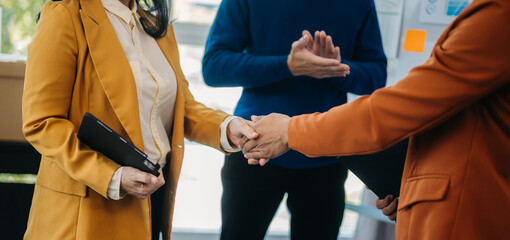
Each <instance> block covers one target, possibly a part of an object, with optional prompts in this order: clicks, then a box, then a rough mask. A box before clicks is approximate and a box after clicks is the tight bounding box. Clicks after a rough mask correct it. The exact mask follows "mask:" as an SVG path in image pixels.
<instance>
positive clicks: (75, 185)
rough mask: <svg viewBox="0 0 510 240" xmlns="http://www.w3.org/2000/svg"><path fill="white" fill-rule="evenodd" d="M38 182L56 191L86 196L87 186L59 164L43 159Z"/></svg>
mask: <svg viewBox="0 0 510 240" xmlns="http://www.w3.org/2000/svg"><path fill="white" fill-rule="evenodd" d="M36 184H38V185H40V186H42V187H45V188H48V189H50V190H53V191H55V192H60V193H65V194H70V195H76V196H80V197H85V196H86V195H87V186H85V185H84V184H82V183H80V182H78V181H76V180H74V179H73V178H71V177H70V176H69V175H68V174H67V173H66V172H65V171H64V170H63V169H62V168H60V166H59V165H58V164H56V163H55V162H53V161H50V160H47V159H45V158H44V157H43V158H42V159H41V167H40V169H39V174H38V175H37V182H36Z"/></svg>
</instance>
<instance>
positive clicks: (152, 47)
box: [101, 0, 234, 200]
mask: <svg viewBox="0 0 510 240" xmlns="http://www.w3.org/2000/svg"><path fill="white" fill-rule="evenodd" d="M101 2H102V3H103V6H104V8H105V10H106V15H107V16H108V18H109V20H110V22H111V24H112V25H113V29H114V30H115V33H116V34H117V38H118V39H119V42H120V44H121V45H122V48H123V50H124V53H125V54H126V58H127V60H128V61H129V64H130V66H131V70H132V71H133V76H134V78H135V82H136V91H137V95H138V109H139V112H140V124H141V128H142V138H143V147H144V152H145V153H146V154H147V155H148V157H149V159H150V160H152V161H154V162H158V163H159V164H160V165H161V167H163V166H164V165H165V164H166V156H167V155H168V154H169V153H170V151H171V147H170V146H171V145H170V137H169V136H170V131H171V128H172V123H173V117H174V107H175V97H176V92H177V81H176V77H175V73H174V71H173V69H172V67H171V66H170V64H169V63H168V61H167V59H166V58H165V56H164V55H163V52H162V51H161V49H160V48H159V46H158V44H157V43H156V40H155V39H154V38H153V37H151V36H149V35H148V34H147V33H146V32H145V31H144V29H143V27H142V25H141V23H140V21H139V19H140V16H139V15H138V13H137V12H136V10H137V6H136V4H133V6H132V7H131V9H129V8H127V7H126V6H125V5H124V4H122V3H121V2H120V1H119V0H101ZM133 2H134V1H133ZM119 87H122V86H119ZM232 119H233V117H229V118H227V119H225V121H224V122H223V123H222V124H221V146H222V148H223V149H225V150H226V151H234V149H232V147H231V146H230V144H229V143H228V140H227V136H226V126H227V125H228V123H229V122H230V121H231V120H232ZM122 169H123V167H120V168H119V169H118V170H117V171H116V172H115V174H114V176H113V178H112V180H111V181H110V185H109V188H108V197H109V198H111V199H115V200H118V199H121V198H122V197H123V196H120V178H121V175H122Z"/></svg>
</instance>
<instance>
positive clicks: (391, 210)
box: [382, 199, 398, 216]
mask: <svg viewBox="0 0 510 240" xmlns="http://www.w3.org/2000/svg"><path fill="white" fill-rule="evenodd" d="M397 205H398V200H397V199H394V200H392V201H391V203H390V204H389V205H388V206H387V207H385V208H383V209H382V213H383V214H384V215H386V216H390V215H392V214H393V213H395V212H396V211H397Z"/></svg>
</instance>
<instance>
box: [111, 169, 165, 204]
mask: <svg viewBox="0 0 510 240" xmlns="http://www.w3.org/2000/svg"><path fill="white" fill-rule="evenodd" d="M159 173H160V174H159V177H156V176H154V175H152V174H150V173H146V172H143V171H140V170H138V169H136V168H132V167H127V166H125V167H124V169H123V170H122V176H121V179H120V191H121V192H122V193H123V194H127V195H131V196H134V197H136V198H139V199H145V198H147V197H148V196H150V195H151V194H152V193H154V192H155V191H156V190H158V188H159V187H161V186H163V184H165V179H164V178H163V172H161V169H159Z"/></svg>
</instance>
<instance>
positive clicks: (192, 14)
mask: <svg viewBox="0 0 510 240" xmlns="http://www.w3.org/2000/svg"><path fill="white" fill-rule="evenodd" d="M220 2H221V0H169V3H170V4H171V6H172V12H171V19H173V20H174V28H175V32H176V38H177V41H178V43H179V51H180V57H181V66H182V68H183V71H184V73H185V75H186V77H187V80H188V81H189V83H190V89H191V91H192V93H193V95H194V96H195V98H196V99H197V100H199V101H201V102H202V103H204V104H205V105H207V106H209V107H212V108H216V109H221V110H223V111H225V112H228V113H232V112H233V109H234V106H235V105H236V103H237V100H238V99H239V96H240V94H241V88H211V87H208V86H206V85H205V84H204V82H203V79H202V74H201V59H202V55H203V52H204V43H205V39H206V37H207V34H208V31H209V27H210V25H211V24H212V21H213V20H214V17H215V15H216V11H217V9H218V5H219V4H220ZM469 2H470V1H469V0H407V1H404V0H375V3H376V7H377V12H378V18H379V24H380V27H381V33H382V36H383V44H384V49H385V53H386V55H387V57H388V61H389V64H388V81H387V82H388V85H393V84H394V83H395V82H397V81H398V80H399V79H401V78H402V77H404V76H405V75H406V73H407V72H408V71H409V70H410V69H411V68H412V67H414V66H416V65H419V64H421V63H422V62H423V61H425V60H426V59H427V57H428V56H429V54H430V51H431V49H432V47H433V45H434V43H435V41H436V40H437V38H438V37H439V35H440V33H441V32H442V31H443V30H444V28H445V27H446V26H447V24H448V23H450V22H451V21H452V20H453V18H454V17H455V16H456V15H457V14H458V12H460V10H462V9H463V8H464V7H465V6H466V5H467V4H468V3H469ZM291 3H292V1H289V4H291ZM43 4H44V1H43V0H0V30H1V31H0V38H1V43H0V239H21V236H22V234H23V232H24V229H25V227H26V220H27V216H28V210H29V207H30V201H31V196H32V191H33V184H34V183H35V179H36V173H37V169H38V164H39V156H38V153H37V152H36V151H35V150H34V149H33V148H31V147H30V146H29V145H28V144H27V143H26V141H25V140H24V138H23V136H22V135H21V93H22V86H23V78H24V69H25V64H24V62H25V61H26V53H27V45H28V44H29V43H30V41H31V39H32V37H33V34H34V32H35V26H36V22H35V17H36V16H37V14H38V13H39V11H40V9H41V7H42V5H43ZM416 31H417V32H418V33H423V34H419V36H422V37H419V36H418V37H416V34H415V33H416ZM413 34H414V35H413ZM406 44H415V45H416V44H417V45H418V46H419V47H418V48H411V49H409V48H406V47H405V46H406ZM413 46H414V45H413ZM289 50H290V47H289ZM356 97H357V96H355V95H349V99H350V100H353V99H355V98H356ZM222 165H223V154H222V153H220V152H218V151H216V150H214V149H211V148H208V147H205V146H203V145H200V144H197V143H193V142H187V143H186V151H185V159H184V164H183V167H182V173H181V174H182V175H181V178H180V182H179V188H178V191H177V199H176V208H175V215H174V224H173V226H174V233H173V234H174V236H173V239H176V240H184V239H194V240H201V239H204V240H206V239H218V238H219V236H218V233H219V230H220V227H221V226H220V224H221V215H220V198H221V192H222V187H221V180H220V169H221V167H222ZM345 189H346V198H347V203H348V206H347V210H346V211H345V216H344V220H343V223H342V226H341V229H340V236H339V238H340V239H363V240H365V239H366V240H371V239H394V235H393V230H394V224H392V223H388V222H387V221H384V216H382V215H381V214H380V213H379V212H378V211H374V210H375V209H374V208H373V206H374V205H373V203H374V200H375V195H373V194H372V193H371V192H370V191H368V190H366V189H365V188H364V185H363V183H362V182H360V181H359V179H357V178H356V176H354V175H353V174H352V173H349V177H348V179H347V182H346V185H345ZM283 202H284V201H283ZM319 221H320V220H319ZM288 230H289V214H288V212H287V209H286V207H285V206H280V208H279V210H278V212H277V215H276V216H275V218H274V219H273V221H272V223H271V225H270V228H269V232H268V235H267V237H266V239H270V240H271V239H289V237H288Z"/></svg>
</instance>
